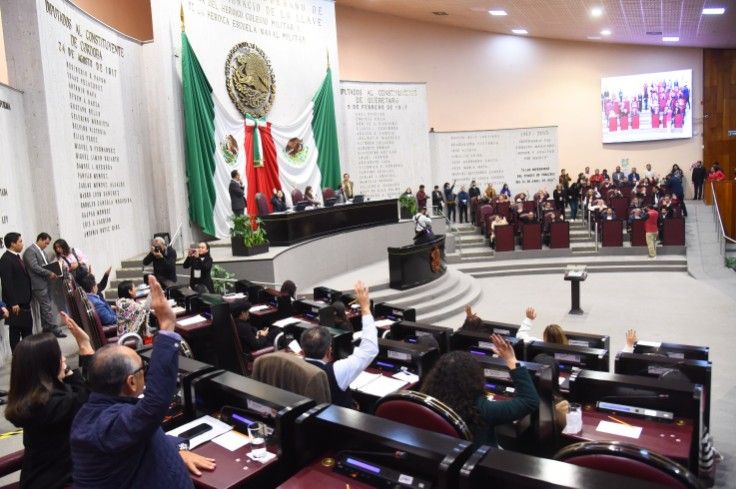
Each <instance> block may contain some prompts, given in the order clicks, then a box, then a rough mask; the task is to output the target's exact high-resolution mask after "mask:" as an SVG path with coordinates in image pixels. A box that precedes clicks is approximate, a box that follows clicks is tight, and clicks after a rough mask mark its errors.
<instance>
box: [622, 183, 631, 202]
mask: <svg viewBox="0 0 736 489" xmlns="http://www.w3.org/2000/svg"><path fill="white" fill-rule="evenodd" d="M619 190H621V195H623V196H624V198H625V199H626V202H629V201H630V200H631V190H632V188H631V185H630V184H628V183H625V184H623V185H622V186H621V188H620V189H619Z"/></svg>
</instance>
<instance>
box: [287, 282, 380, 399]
mask: <svg viewBox="0 0 736 489" xmlns="http://www.w3.org/2000/svg"><path fill="white" fill-rule="evenodd" d="M355 298H356V300H357V302H358V304H360V313H361V316H362V323H363V330H362V332H361V336H360V346H358V347H357V348H355V350H354V351H353V354H352V355H350V356H349V357H347V358H344V359H342V360H337V361H335V362H333V361H332V336H331V335H330V332H329V331H328V330H327V328H325V327H323V326H319V327H317V328H312V329H308V330H307V331H305V332H304V333H302V337H301V340H300V343H301V347H302V350H304V359H305V360H306V361H307V362H309V363H311V364H312V365H316V366H317V367H319V368H321V369H322V370H324V372H325V373H326V374H327V380H328V382H329V384H330V394H331V396H332V404H335V405H337V406H342V407H347V408H352V407H354V401H353V398H352V396H351V395H350V390H349V387H350V383H351V382H352V381H353V380H355V379H356V378H357V377H358V375H360V373H361V372H362V371H363V370H365V369H366V367H368V365H370V364H371V362H372V361H373V359H374V358H376V355H378V333H377V332H376V325H375V323H374V321H373V316H372V315H371V301H370V298H369V297H368V288H367V287H366V286H365V285H364V284H363V282H358V283H357V284H355Z"/></svg>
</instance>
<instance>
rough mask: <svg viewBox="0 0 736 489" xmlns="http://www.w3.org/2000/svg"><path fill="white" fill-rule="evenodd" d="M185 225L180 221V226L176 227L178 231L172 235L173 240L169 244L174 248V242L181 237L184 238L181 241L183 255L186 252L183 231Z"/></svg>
mask: <svg viewBox="0 0 736 489" xmlns="http://www.w3.org/2000/svg"><path fill="white" fill-rule="evenodd" d="M183 226H184V224H183V223H182V222H179V226H178V227H177V228H176V232H175V233H174V235H173V236H172V237H171V242H170V243H169V246H171V247H172V248H174V243H176V240H177V239H179V238H182V242H181V254H182V255H184V254H185V253H184V241H183V236H184V233H182V227H183Z"/></svg>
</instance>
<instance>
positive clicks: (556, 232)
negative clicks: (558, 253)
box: [549, 221, 570, 248]
mask: <svg viewBox="0 0 736 489" xmlns="http://www.w3.org/2000/svg"><path fill="white" fill-rule="evenodd" d="M549 247H550V248H569V247H570V223H569V222H567V221H555V222H553V223H550V225H549Z"/></svg>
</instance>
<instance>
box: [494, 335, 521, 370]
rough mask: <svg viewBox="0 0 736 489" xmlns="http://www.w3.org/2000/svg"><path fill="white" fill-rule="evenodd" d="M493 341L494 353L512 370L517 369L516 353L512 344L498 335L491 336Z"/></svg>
mask: <svg viewBox="0 0 736 489" xmlns="http://www.w3.org/2000/svg"><path fill="white" fill-rule="evenodd" d="M491 341H492V342H493V352H494V353H495V354H496V355H498V356H499V357H500V358H501V359H502V360H503V361H504V362H506V366H507V367H508V368H509V369H510V370H513V369H515V368H516V353H514V348H513V347H512V346H511V343H509V342H508V341H506V340H505V339H503V337H501V336H500V335H497V334H494V335H492V336H491Z"/></svg>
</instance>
